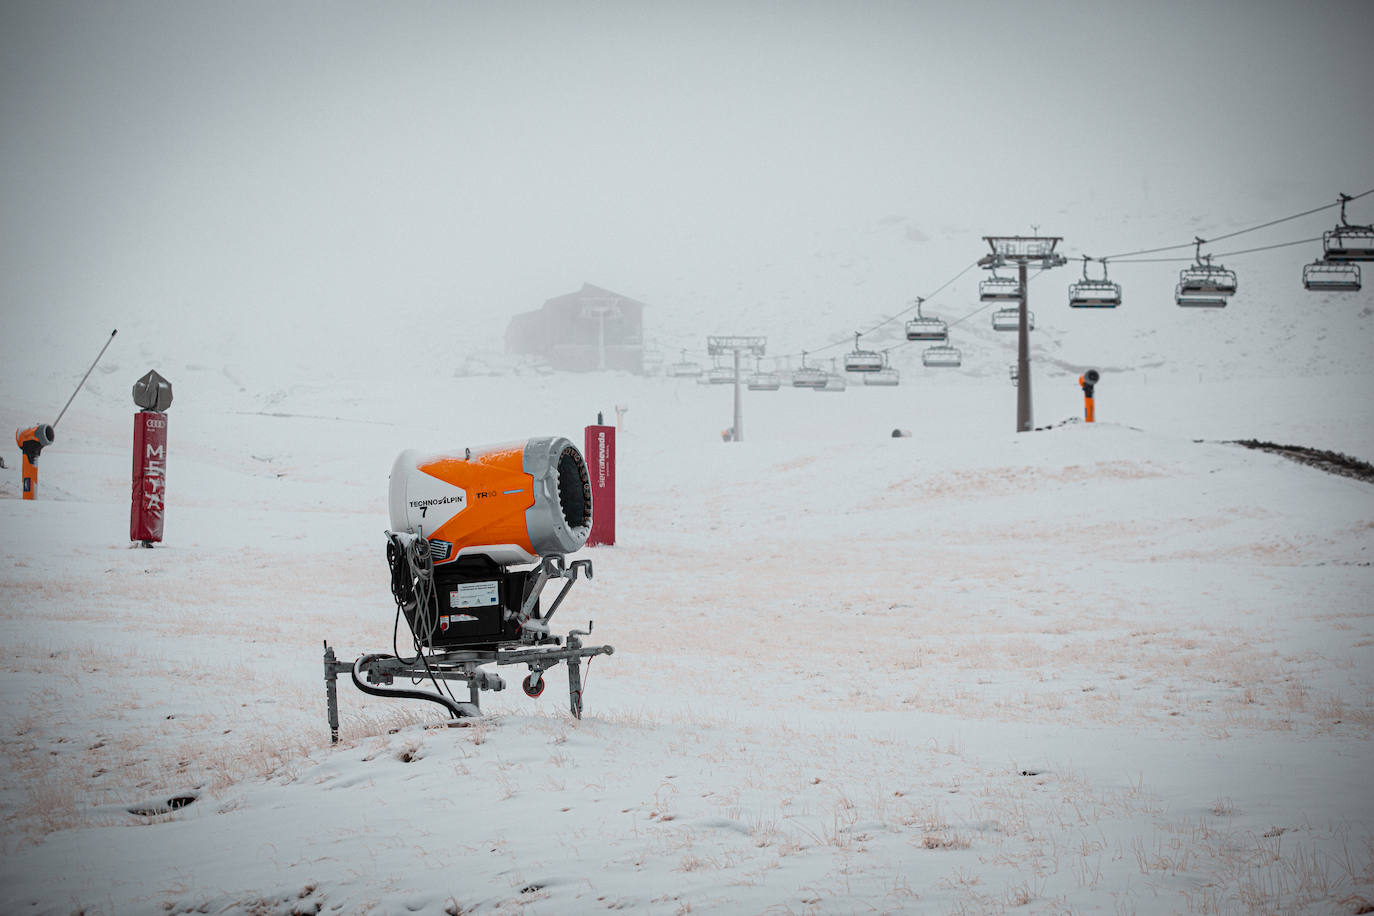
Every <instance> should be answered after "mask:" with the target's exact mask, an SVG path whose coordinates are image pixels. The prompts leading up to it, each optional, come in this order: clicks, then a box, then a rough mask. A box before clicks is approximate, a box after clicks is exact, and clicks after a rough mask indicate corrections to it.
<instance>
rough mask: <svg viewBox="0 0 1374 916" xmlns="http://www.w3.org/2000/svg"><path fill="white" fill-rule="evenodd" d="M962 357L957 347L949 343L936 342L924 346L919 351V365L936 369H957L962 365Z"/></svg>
mask: <svg viewBox="0 0 1374 916" xmlns="http://www.w3.org/2000/svg"><path fill="white" fill-rule="evenodd" d="M963 363H964V357H963V354H962V353H961V352H959V348H958V347H951V346H950V345H949V344H936V345H935V346H933V347H926V348H925V350H924V351H923V352H922V353H921V365H923V366H929V367H931V368H938V369H957V368H958V367H959V366H961V365H963Z"/></svg>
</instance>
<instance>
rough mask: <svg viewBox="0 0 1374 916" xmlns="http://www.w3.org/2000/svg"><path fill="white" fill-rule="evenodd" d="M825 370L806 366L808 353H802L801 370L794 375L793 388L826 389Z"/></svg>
mask: <svg viewBox="0 0 1374 916" xmlns="http://www.w3.org/2000/svg"><path fill="white" fill-rule="evenodd" d="M825 382H826V376H825V370H824V369H820V368H818V367H816V366H808V365H807V364H806V351H805V350H803V351H802V364H801V368H800V369H798V370H797V371H796V372H793V373H792V387H793V388H824V387H825Z"/></svg>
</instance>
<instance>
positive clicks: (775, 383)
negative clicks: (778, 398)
mask: <svg viewBox="0 0 1374 916" xmlns="http://www.w3.org/2000/svg"><path fill="white" fill-rule="evenodd" d="M781 387H782V379H781V378H779V376H778V374H777V373H776V372H765V371H763V370H762V369H760V368H759V364H758V360H757V359H755V360H754V371H753V373H752V374H751V375H750V376H749V390H750V391H777V390H778V389H779V388H781Z"/></svg>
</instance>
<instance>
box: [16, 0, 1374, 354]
mask: <svg viewBox="0 0 1374 916" xmlns="http://www.w3.org/2000/svg"><path fill="white" fill-rule="evenodd" d="M1371 25H1374V7H1371V6H1370V4H1368V3H1366V2H1350V3H1312V4H1309V3H1297V2H1294V3H1276V2H1244V0H1238V2H1233V3H1225V2H1210V3H1198V4H1194V3H1159V2H1154V0H1142V2H1132V3H1112V2H1107V3H1086V2H1085V3H1030V2H1027V3H990V2H981V3H980V2H970V3H943V2H939V3H937V2H929V3H861V4H852V3H838V2H836V3H791V4H783V3H767V4H765V3H690V4H687V3H684V4H649V3H614V4H563V3H499V4H498V3H490V4H474V3H419V2H410V3H380V2H378V3H356V2H354V3H305V2H291V3H276V2H271V3H259V2H248V3H243V2H235V3H219V4H210V3H183V2H171V0H167V2H133V3H118V4H116V3H106V4H91V3H81V2H70V3H68V2H58V3H53V2H13V0H4V2H3V5H0V127H3V133H0V164H3V169H0V275H3V278H4V279H3V285H0V290H2V292H0V296H3V300H2V302H3V305H2V307H0V308H2V314H0V331H2V332H3V333H0V337H2V338H3V343H0V347H2V348H3V352H2V353H0V356H4V357H6V361H7V362H8V361H9V357H11V356H12V355H14V353H15V352H16V350H17V349H18V348H22V347H28V346H35V345H36V346H42V347H60V346H62V345H63V342H64V340H65V335H66V334H68V333H70V332H75V331H77V330H80V331H85V332H86V333H85V334H84V335H83V336H82V338H81V340H80V342H79V345H78V346H77V347H76V352H79V353H81V354H83V355H82V356H79V357H78V356H74V357H72V358H73V359H74V361H75V362H78V363H79V362H80V361H81V360H82V359H84V358H87V357H86V356H84V353H85V350H86V349H89V347H88V346H87V344H88V343H89V342H90V341H89V340H87V338H90V340H94V341H98V340H99V339H100V338H101V335H102V334H104V333H107V332H108V329H109V328H111V327H116V326H121V325H124V324H128V323H130V322H132V323H133V324H134V325H135V326H138V325H140V324H141V325H142V326H144V327H145V328H150V327H151V326H152V325H153V324H154V323H162V324H164V325H165V326H166V327H170V328H180V329H183V331H184V333H183V338H184V336H185V334H191V335H192V336H194V334H196V333H201V334H214V335H231V336H234V339H235V340H236V341H238V342H239V343H240V344H242V345H245V346H248V345H254V344H255V343H257V342H262V341H272V342H273V343H274V344H275V345H280V344H281V342H282V340H283V339H288V340H291V341H294V342H296V343H297V344H298V345H305V344H306V343H307V342H308V341H310V340H312V339H313V340H321V339H330V338H331V337H334V336H337V335H345V336H347V335H349V334H352V335H353V338H354V339H355V342H361V344H362V345H363V347H362V350H361V351H360V352H364V353H366V352H371V351H370V350H369V349H368V348H371V350H375V354H376V356H377V358H378V359H396V358H398V357H399V356H400V351H401V350H402V349H403V344H402V343H400V342H398V341H397V340H396V339H392V338H388V337H387V335H386V334H384V333H382V334H379V333H378V331H379V330H381V329H385V328H391V327H405V328H407V329H410V332H411V333H414V332H416V331H417V330H418V331H419V333H421V334H428V335H443V336H444V337H445V338H451V339H453V340H454V342H455V345H456V346H462V345H465V344H468V343H471V344H473V345H477V344H480V345H481V346H482V347H487V348H492V347H494V348H498V349H499V346H500V343H499V341H500V333H501V331H502V329H503V328H504V325H505V322H506V320H507V318H508V316H509V315H510V314H512V313H514V312H517V311H523V310H527V309H531V308H536V307H538V306H539V305H540V304H541V303H542V302H543V301H544V300H545V299H547V298H550V297H552V296H555V295H559V294H561V293H564V292H568V291H571V290H574V289H576V288H578V287H579V286H580V285H581V283H582V282H583V281H590V282H593V283H597V284H599V285H603V286H607V287H609V288H611V289H615V290H616V291H618V292H622V293H624V294H626V295H630V296H633V297H635V298H638V299H641V300H643V301H645V302H647V303H649V304H650V305H651V307H654V306H658V307H659V309H660V314H659V316H657V318H656V317H655V316H653V315H652V314H651V315H650V316H648V318H647V320H648V321H650V322H651V323H652V322H653V321H655V320H658V321H659V322H660V324H661V325H663V326H668V327H671V324H672V322H671V318H670V316H669V315H667V314H664V313H663V312H664V311H671V304H672V303H674V302H681V301H685V300H688V299H690V300H692V301H694V302H707V303H709V306H708V307H709V308H710V309H714V310H715V311H716V312H717V313H718V314H720V315H722V316H725V317H726V318H727V319H728V318H729V316H731V315H734V314H741V313H742V312H743V311H747V309H748V308H749V307H750V303H751V302H756V301H758V300H759V299H760V298H762V297H766V296H767V295H768V290H767V289H766V288H760V287H766V285H767V284H766V282H764V281H761V280H759V279H758V278H757V277H756V276H755V275H756V273H757V269H758V267H759V265H760V264H764V263H767V264H771V265H773V268H772V269H773V270H775V271H783V272H785V271H787V270H789V269H791V268H792V267H795V268H796V269H797V270H801V269H803V265H804V264H806V259H807V258H809V257H810V256H811V255H812V254H813V252H814V251H815V250H816V249H817V247H818V246H825V245H834V246H844V245H852V244H854V239H855V237H856V235H857V234H861V233H862V231H863V230H864V228H865V227H871V226H873V225H875V224H876V223H877V222H878V221H879V220H882V219H884V218H891V217H893V216H897V217H901V218H903V219H906V220H909V221H910V224H911V225H912V226H914V227H916V230H915V232H914V233H913V238H916V239H918V240H919V239H920V238H924V237H933V236H935V235H937V234H938V232H937V230H938V229H939V228H940V227H941V226H960V227H969V228H975V229H978V230H979V232H975V233H974V236H973V239H974V240H976V235H977V234H979V233H980V232H1020V231H1029V229H1030V227H1031V225H1032V224H1039V225H1041V226H1042V228H1043V229H1044V231H1047V232H1050V233H1054V232H1063V231H1064V227H1065V226H1066V225H1067V226H1071V227H1072V229H1073V230H1075V231H1079V232H1080V233H1092V234H1094V235H1097V236H1101V239H1102V240H1101V241H1100V242H1099V244H1100V246H1103V247H1105V248H1107V249H1108V250H1121V247H1123V246H1124V247H1130V246H1133V245H1136V244H1153V243H1162V244H1168V243H1170V242H1174V241H1177V240H1178V239H1177V238H1173V237H1171V238H1167V239H1156V238H1144V239H1141V238H1138V237H1131V236H1130V219H1131V217H1132V215H1133V214H1135V213H1138V212H1139V210H1140V209H1141V208H1142V207H1157V208H1160V209H1163V210H1168V211H1179V212H1192V213H1195V214H1196V215H1197V217H1198V219H1199V220H1201V222H1202V224H1203V225H1206V224H1207V223H1208V221H1209V220H1210V221H1213V222H1218V223H1224V224H1227V225H1238V224H1241V223H1244V222H1245V221H1247V220H1250V221H1255V220H1263V219H1267V218H1271V217H1274V216H1277V215H1284V214H1286V213H1289V212H1293V211H1294V210H1296V209H1301V208H1305V207H1308V206H1312V205H1314V204H1317V203H1321V202H1323V201H1326V200H1330V199H1334V197H1335V195H1336V194H1337V193H1338V192H1340V191H1348V192H1351V193H1356V192H1358V191H1360V190H1364V189H1365V188H1367V187H1369V186H1374V169H1371V167H1370V165H1369V161H1370V150H1371V140H1374V128H1372V127H1371V124H1374V103H1372V102H1371V99H1374V93H1371V91H1370V87H1371V83H1372V82H1374V81H1371V76H1374V65H1371V63H1370V56H1369V53H1368V44H1369V40H1370V37H1371V35H1374V30H1371V28H1370V26H1371ZM1228 221H1229V222H1228ZM1192 231H1193V230H1192V229H1191V228H1187V229H1185V230H1184V231H1182V232H1181V233H1180V235H1182V237H1183V238H1184V239H1186V238H1188V237H1189V236H1190V234H1191V232H1192ZM1085 247H1087V246H1086V245H1085ZM1088 250H1091V249H1090V248H1089V249H1088ZM945 255H946V253H945V251H944V249H941V250H940V251H939V252H938V257H939V258H944V257H945ZM976 255H977V252H976V251H970V252H969V257H975V256H976ZM931 257H932V258H935V257H937V255H936V254H931ZM957 267H958V263H957V262H951V263H950V264H949V270H944V273H945V274H948V273H949V272H951V271H952V270H954V269H957ZM941 269H942V270H943V268H941ZM937 272H939V271H937ZM942 278H943V277H942ZM914 279H915V278H911V277H906V278H901V280H902V282H910V281H911V280H914ZM897 305H899V303H891V302H885V303H873V304H872V306H873V308H872V312H871V313H877V312H878V311H880V310H882V309H892V308H894V307H896V306H897ZM845 307H846V308H853V309H858V310H860V311H862V310H863V309H865V308H866V307H867V305H866V304H864V303H849V304H846V306H845ZM719 330H721V329H716V328H708V329H705V331H719ZM150 333H151V331H150ZM35 342H36V343H35Z"/></svg>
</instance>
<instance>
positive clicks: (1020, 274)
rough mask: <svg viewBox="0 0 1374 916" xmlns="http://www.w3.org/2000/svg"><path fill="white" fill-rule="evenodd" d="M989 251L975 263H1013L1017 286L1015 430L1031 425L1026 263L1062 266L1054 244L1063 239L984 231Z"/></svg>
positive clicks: (1063, 260) (1026, 429)
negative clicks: (997, 233) (989, 233)
mask: <svg viewBox="0 0 1374 916" xmlns="http://www.w3.org/2000/svg"><path fill="white" fill-rule="evenodd" d="M983 241H985V242H987V243H988V247H989V248H991V249H992V253H991V254H988V255H984V256H983V257H982V258H980V259H979V260H978V266H979V267H982V268H985V269H988V270H992V269H994V268H997V267H1003V266H1005V265H1007V264H1015V265H1016V275H1017V279H1018V280H1019V281H1020V286H1021V300H1020V305H1019V306H1018V312H1017V339H1016V371H1017V382H1016V431H1017V432H1018V433H1024V432H1029V431H1030V429H1031V428H1032V426H1033V421H1032V418H1031V376H1030V327H1029V322H1028V321H1027V318H1026V315H1027V312H1026V300H1027V298H1028V295H1027V286H1026V266H1027V265H1029V264H1034V265H1035V266H1036V267H1039V268H1040V269H1041V270H1049V269H1050V268H1051V267H1063V266H1064V265H1065V264H1067V263H1068V260H1067V259H1066V258H1065V257H1064V256H1063V255H1061V254H1057V253H1056V252H1055V250H1054V249H1055V246H1057V245H1058V244H1059V243H1060V242H1062V241H1063V238H1062V237H1061V236H1042V235H985V236H983Z"/></svg>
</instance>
